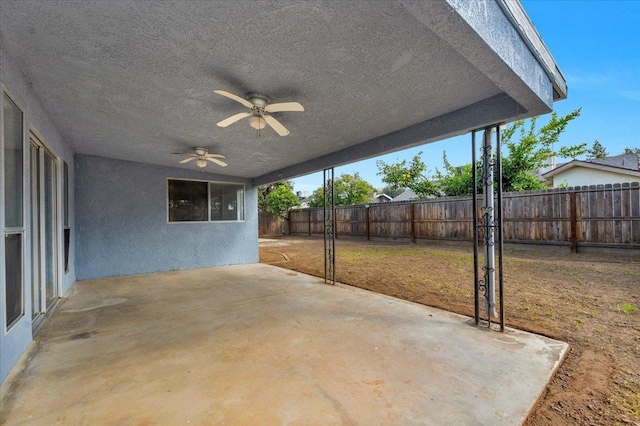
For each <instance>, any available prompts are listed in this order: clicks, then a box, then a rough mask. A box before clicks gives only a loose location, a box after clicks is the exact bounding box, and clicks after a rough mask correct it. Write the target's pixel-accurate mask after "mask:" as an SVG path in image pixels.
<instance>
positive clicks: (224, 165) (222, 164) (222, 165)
mask: <svg viewBox="0 0 640 426" xmlns="http://www.w3.org/2000/svg"><path fill="white" fill-rule="evenodd" d="M207 160H208V161H211V162H212V163H215V164H217V165H218V166H220V167H227V163H225V162H224V161H220V160H216V159H215V158H209V157H207Z"/></svg>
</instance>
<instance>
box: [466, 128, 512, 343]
mask: <svg viewBox="0 0 640 426" xmlns="http://www.w3.org/2000/svg"><path fill="white" fill-rule="evenodd" d="M483 130H484V133H483V139H482V148H481V152H482V157H481V162H482V187H483V198H482V201H483V203H482V207H481V208H480V210H481V219H478V185H477V171H476V132H477V130H474V131H473V132H472V134H471V149H472V155H471V159H472V163H473V170H472V179H473V244H474V247H473V267H474V323H475V324H476V325H479V323H480V296H481V295H482V297H484V302H485V303H484V304H485V313H486V321H487V325H488V327H489V328H491V322H492V318H499V320H500V331H504V327H505V324H504V273H503V234H502V226H503V212H502V210H503V208H502V155H501V147H500V143H501V141H500V126H498V125H494V126H490V127H487V128H485V129H483ZM494 132H495V134H496V151H495V156H494V155H493V148H492V145H493V141H492V139H493V133H494ZM494 171H495V176H494ZM496 177H497V178H496ZM494 184H495V185H494ZM494 193H495V194H494ZM494 196H495V198H494ZM494 200H495V204H496V205H495V207H494ZM480 229H482V234H483V235H482V237H483V238H482V242H483V247H484V250H483V254H484V259H483V260H484V262H483V263H484V266H483V268H482V269H483V277H482V278H480V277H479V266H478V264H479V255H478V246H479V244H478V243H479V236H478V234H479V230H480ZM496 246H497V249H498V250H497V258H498V259H497V261H498V293H499V295H498V297H499V299H498V300H499V301H498V306H499V313H498V312H497V311H496V300H495V290H496V289H495V284H496V282H495V270H496V267H495V266H496V265H495V263H496V250H495V249H496Z"/></svg>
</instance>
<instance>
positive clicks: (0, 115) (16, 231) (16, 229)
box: [0, 84, 29, 335]
mask: <svg viewBox="0 0 640 426" xmlns="http://www.w3.org/2000/svg"><path fill="white" fill-rule="evenodd" d="M5 96H6V97H7V98H9V100H11V102H12V103H13V104H14V105H15V106H16V108H18V110H19V111H20V113H21V114H22V185H21V186H22V212H21V213H22V226H13V227H7V226H6V223H5V222H6V217H5V213H6V212H5V207H6V206H5V205H3V206H2V216H1V218H2V223H1V224H0V226H1V227H2V240H3V242H2V244H3V245H4V247H3V254H4V255H3V258H2V274H3V275H5V277H4V278H5V279H3V280H2V285H1V286H0V291H1V292H2V297H1V300H2V303H3V304H4V306H3V308H4V310H5V312H4V313H3V314H2V315H0V325H2V329H3V331H4V334H5V335H7V334H8V333H9V332H10V331H11V330H12V329H13V327H15V326H16V325H17V324H18V323H19V322H20V321H21V320H22V319H23V318H25V316H26V300H27V297H26V296H27V292H26V287H25V283H26V279H25V271H26V269H25V265H26V248H27V232H26V229H27V226H26V223H27V220H28V218H27V215H26V211H27V209H26V208H25V204H26V195H25V194H27V167H28V164H27V158H28V157H29V156H28V155H26V153H25V151H26V149H25V139H26V138H25V130H26V119H25V110H24V108H22V107H21V106H20V104H19V103H18V101H17V100H16V98H15V97H13V96H12V95H11V93H10V92H9V90H8V89H7V88H6V87H5V86H4V85H3V84H1V85H0V104H3V103H4V97H5ZM5 142H6V141H5V132H4V107H0V150H1V151H2V156H1V158H0V165H1V166H2V167H0V169H2V173H3V176H2V185H0V191H1V193H2V200H4V201H5V202H6V199H7V198H6V194H5V181H4V179H5V177H4V170H5V156H4V149H5ZM8 235H20V236H21V239H20V251H21V253H20V281H21V282H20V292H21V300H20V314H19V315H18V316H17V317H16V318H14V319H13V320H12V321H11V322H10V323H8V322H7V318H6V314H7V312H6V309H7V300H6V295H7V282H6V273H7V265H6V264H5V262H6V256H7V253H6V252H5V251H6V243H5V239H6V238H7V236H8Z"/></svg>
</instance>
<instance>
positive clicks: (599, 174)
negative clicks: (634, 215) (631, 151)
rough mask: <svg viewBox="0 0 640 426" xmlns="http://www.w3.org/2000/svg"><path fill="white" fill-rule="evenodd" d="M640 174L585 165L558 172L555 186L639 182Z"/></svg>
mask: <svg viewBox="0 0 640 426" xmlns="http://www.w3.org/2000/svg"><path fill="white" fill-rule="evenodd" d="M638 181H640V176H632V175H630V174H622V173H615V172H609V171H604V170H595V169H587V168H585V167H573V168H571V169H569V170H565V171H563V172H560V173H558V174H557V175H555V176H554V177H553V187H554V188H557V187H558V186H560V185H563V186H583V185H600V184H607V183H625V182H638Z"/></svg>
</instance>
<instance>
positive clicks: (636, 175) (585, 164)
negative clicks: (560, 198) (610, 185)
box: [542, 154, 640, 184]
mask: <svg viewBox="0 0 640 426" xmlns="http://www.w3.org/2000/svg"><path fill="white" fill-rule="evenodd" d="M633 155H635V154H633ZM619 157H620V156H619ZM603 160H604V159H603ZM600 161H602V160H600ZM637 162H638V158H637V156H636V167H635V169H631V168H626V167H617V166H611V165H608V164H601V163H596V162H594V161H581V160H573V161H570V162H568V163H565V164H562V165H561V166H559V167H556V168H555V169H553V170H551V171H549V172H547V173H545V174H543V175H542V177H543V178H544V179H546V180H547V181H549V180H550V179H552V178H553V177H554V176H557V175H559V174H561V173H564V172H566V171H568V170H570V169H573V168H576V167H582V168H586V169H591V170H601V171H605V172H610V173H616V174H620V175H626V176H629V178H630V181H635V180H638V179H640V170H638V166H637ZM618 163H619V162H618ZM597 183H607V182H594V184H597Z"/></svg>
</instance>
